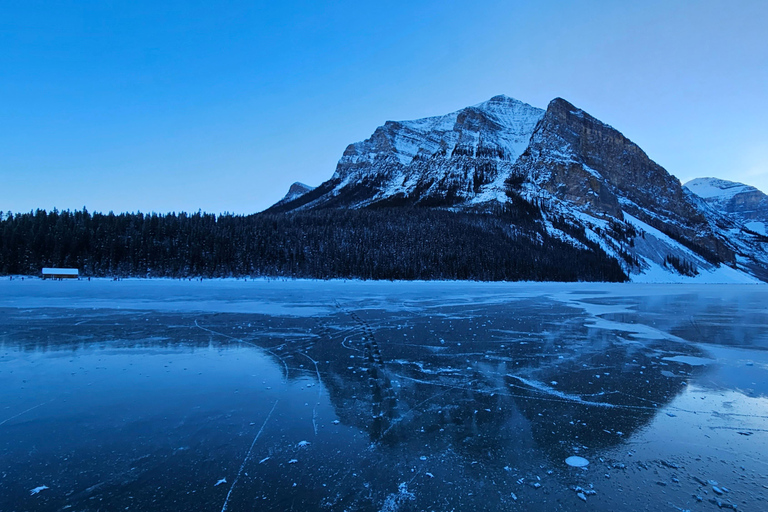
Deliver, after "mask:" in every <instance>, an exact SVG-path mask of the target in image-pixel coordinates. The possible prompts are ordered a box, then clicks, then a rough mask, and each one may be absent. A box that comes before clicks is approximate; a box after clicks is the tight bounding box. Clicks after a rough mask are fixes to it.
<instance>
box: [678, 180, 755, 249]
mask: <svg viewBox="0 0 768 512" xmlns="http://www.w3.org/2000/svg"><path fill="white" fill-rule="evenodd" d="M685 186H686V187H687V188H688V189H689V190H691V192H693V193H694V194H696V195H697V196H699V197H701V198H702V199H704V200H705V201H706V202H707V203H709V204H710V205H711V206H712V207H713V208H714V209H715V210H717V211H719V212H720V213H722V214H725V215H728V216H731V217H733V218H734V219H736V220H737V221H738V222H740V223H742V224H744V226H746V227H747V228H748V229H751V230H752V231H755V232H756V233H759V234H761V235H764V236H768V195H766V194H764V193H763V192H761V191H760V190H758V189H756V188H755V187H751V186H749V185H744V184H743V183H736V182H734V181H726V180H721V179H718V178H696V179H695V180H691V181H689V182H688V183H686V184H685Z"/></svg>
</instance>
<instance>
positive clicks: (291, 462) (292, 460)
mask: <svg viewBox="0 0 768 512" xmlns="http://www.w3.org/2000/svg"><path fill="white" fill-rule="evenodd" d="M297 462H299V460H298V459H291V460H289V461H288V464H296V463H297Z"/></svg>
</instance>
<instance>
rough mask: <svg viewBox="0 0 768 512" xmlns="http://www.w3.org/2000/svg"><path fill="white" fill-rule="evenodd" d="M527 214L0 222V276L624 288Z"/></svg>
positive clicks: (411, 211)
mask: <svg viewBox="0 0 768 512" xmlns="http://www.w3.org/2000/svg"><path fill="white" fill-rule="evenodd" d="M537 215H538V209H534V208H528V207H526V205H525V204H523V205H519V207H518V208H512V207H505V208H504V209H503V210H500V211H498V212H493V213H492V214H491V213H467V212H451V211H445V210H431V209H423V208H422V209H417V208H380V209H361V210H330V209H329V210H317V211H307V212H301V211H300V212H295V213H291V214H282V213H281V214H256V215H249V216H239V215H227V214H225V215H218V216H217V215H212V214H206V213H195V214H191V215H190V214H186V213H178V214H176V213H171V214H166V215H158V214H154V213H153V214H142V213H135V214H125V213H123V214H117V215H116V214H112V213H109V214H100V213H95V214H91V213H89V212H87V211H86V210H83V211H74V212H70V211H61V212H59V211H56V210H53V211H51V212H46V211H45V210H37V211H35V212H30V213H25V214H16V215H11V214H7V215H3V217H2V219H1V220H0V273H2V274H5V275H8V274H26V275H39V273H40V269H41V268H42V267H46V266H52V267H77V268H79V269H80V272H81V275H83V276H138V277H193V276H195V277H196V276H202V277H231V276H287V277H304V278H320V279H327V278H341V277H348V278H362V279H472V280H488V281H496V280H548V281H550V280H551V281H575V280H581V281H624V280H626V278H627V277H626V274H625V273H624V272H623V271H622V269H621V267H620V265H619V264H618V263H617V261H616V260H615V259H613V258H610V257H608V256H607V255H606V254H605V253H604V252H603V251H602V250H601V249H600V248H599V247H598V246H597V245H596V244H593V243H591V242H589V241H588V240H586V238H584V237H583V233H579V232H574V233H573V234H572V235H573V236H574V237H576V238H581V239H582V241H583V243H584V248H581V249H579V248H575V247H574V246H573V245H569V244H566V243H564V242H562V241H560V240H559V239H556V238H553V237H551V236H549V235H548V234H547V232H546V230H544V229H542V228H541V227H540V223H539V222H536V216H537Z"/></svg>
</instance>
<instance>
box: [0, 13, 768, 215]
mask: <svg viewBox="0 0 768 512" xmlns="http://www.w3.org/2000/svg"><path fill="white" fill-rule="evenodd" d="M766 27H768V2H766V1H764V0H750V1H747V0H730V1H721V0H697V1H682V0H681V1H670V0H664V1H657V0H646V1H643V2H619V1H598V0H594V1H536V2H533V1H530V2H516V1H487V2H472V3H470V2H464V1H461V2H459V1H451V0H441V1H432V0H429V1H423V2H413V1H408V2H403V1H391V2H370V3H368V2H360V1H356V2H351V1H344V0H342V1H337V2H332V3H331V2H329V3H322V2H312V1H285V2H261V1H250V2H244V1H227V2H223V1H217V2H203V1H191V0H185V1H170V2H155V1H152V2H149V1H145V0H132V1H130V2H129V1H122V2H120V1H103V0H100V1H89V0H74V1H67V0H62V1H56V2H50V1H37V0H23V1H17V0H13V1H6V2H3V3H2V4H0V121H1V122H0V211H9V210H10V211H13V212H19V211H29V210H32V209H35V208H44V209H51V208H53V207H57V208H59V209H60V210H62V209H80V208H82V207H83V206H85V207H87V208H88V209H89V210H90V211H103V212H106V211H110V210H112V211H115V212H121V211H143V212H150V211H155V212H169V211H197V210H198V209H202V210H203V211H208V212H213V213H220V212H225V211H227V212H234V213H246V214H247V213H253V212H257V211H260V210H262V209H264V208H266V207H268V206H269V205H271V204H272V203H274V202H276V201H277V200H279V199H280V198H281V197H282V196H283V195H284V194H285V192H286V191H287V189H288V187H289V186H290V184H291V183H292V182H294V181H301V182H304V183H307V184H310V185H318V184H320V183H321V182H322V181H324V180H326V179H328V178H329V177H330V176H331V174H332V173H333V171H334V169H335V165H336V162H337V160H338V159H339V157H340V156H341V154H342V152H343V151H344V148H345V147H346V146H347V145H348V144H349V143H351V142H355V141H359V140H363V139H366V138H368V137H369V136H370V135H371V133H372V132H373V131H374V129H375V128H376V127H377V126H379V125H381V124H383V123H384V121H386V120H389V119H394V120H402V119H416V118H420V117H425V116H430V115H439V114H445V113H448V112H451V111H454V110H458V109H460V108H463V107H465V106H468V105H473V104H476V103H479V102H481V101H484V100H487V99H488V98H490V97H492V96H494V95H497V94H506V95H508V96H512V97H514V98H517V99H519V100H522V101H525V102H527V103H530V104H532V105H535V106H538V107H541V108H545V107H546V106H547V103H548V102H549V101H550V100H551V99H553V98H555V97H557V96H560V97H563V98H565V99H567V100H568V101H570V102H571V103H573V104H575V105H576V106H577V107H579V108H582V109H584V110H586V111H587V112H589V113H590V114H592V115H594V116H595V117H597V118H598V119H600V120H602V121H603V122H606V123H608V124H610V125H612V126H613V127H615V128H617V129H618V130H620V131H621V132H623V133H624V135H626V136H627V137H629V138H630V139H632V140H633V141H634V142H636V143H637V144H638V145H639V146H640V147H641V148H643V149H644V150H645V151H646V153H648V155H649V156H650V157H651V158H652V159H654V160H655V161H656V162H658V163H659V164H661V165H662V166H664V167H665V168H666V169H667V170H668V171H669V172H670V173H672V174H674V175H675V176H677V177H678V178H680V179H681V180H682V181H687V180H689V179H691V178H695V177H701V176H715V177H719V178H723V179H729V180H734V181H741V182H744V183H747V184H750V185H754V186H757V187H758V188H760V189H761V190H763V191H765V192H768V99H767V97H766V93H767V92H768V30H767V29H766Z"/></svg>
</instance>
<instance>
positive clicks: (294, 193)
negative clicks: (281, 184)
mask: <svg viewBox="0 0 768 512" xmlns="http://www.w3.org/2000/svg"><path fill="white" fill-rule="evenodd" d="M314 189H315V187H310V186H309V185H305V184H304V183H300V182H298V181H297V182H295V183H294V184H293V185H291V186H290V188H289V189H288V193H287V194H285V196H284V197H283V198H282V199H281V200H280V201H278V202H277V203H276V204H275V206H277V205H281V204H285V203H289V202H291V201H293V200H294V199H296V198H297V197H299V196H302V195H304V194H306V193H307V192H311V191H312V190H314Z"/></svg>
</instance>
